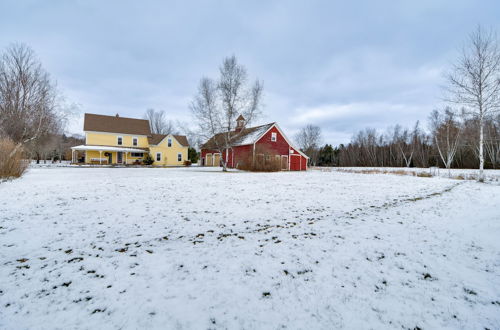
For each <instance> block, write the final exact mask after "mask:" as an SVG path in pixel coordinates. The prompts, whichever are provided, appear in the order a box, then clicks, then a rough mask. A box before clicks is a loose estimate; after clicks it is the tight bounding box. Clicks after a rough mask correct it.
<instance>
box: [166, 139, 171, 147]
mask: <svg viewBox="0 0 500 330" xmlns="http://www.w3.org/2000/svg"><path fill="white" fill-rule="evenodd" d="M167 145H168V146H169V147H171V146H172V139H168V141H167Z"/></svg>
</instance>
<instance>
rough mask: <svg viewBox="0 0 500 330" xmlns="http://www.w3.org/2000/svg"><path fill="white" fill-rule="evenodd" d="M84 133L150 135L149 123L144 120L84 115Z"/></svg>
mask: <svg viewBox="0 0 500 330" xmlns="http://www.w3.org/2000/svg"><path fill="white" fill-rule="evenodd" d="M83 130H84V131H94V132H108V133H123V134H137V135H151V129H150V128H149V121H148V120H146V119H135V118H125V117H118V116H105V115H96V114H92V113H86V114H85V119H84V123H83Z"/></svg>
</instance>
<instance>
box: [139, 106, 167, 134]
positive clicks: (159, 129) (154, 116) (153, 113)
mask: <svg viewBox="0 0 500 330" xmlns="http://www.w3.org/2000/svg"><path fill="white" fill-rule="evenodd" d="M144 119H147V120H149V126H150V127H151V133H153V134H174V124H173V122H172V121H171V120H167V118H166V117H165V111H164V110H158V111H157V110H155V109H148V110H146V114H145V115H144Z"/></svg>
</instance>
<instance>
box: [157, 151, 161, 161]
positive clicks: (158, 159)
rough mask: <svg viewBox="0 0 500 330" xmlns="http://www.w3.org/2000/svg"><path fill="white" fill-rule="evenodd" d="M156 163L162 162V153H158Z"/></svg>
mask: <svg viewBox="0 0 500 330" xmlns="http://www.w3.org/2000/svg"><path fill="white" fill-rule="evenodd" d="M156 161H157V162H159V161H161V152H157V153H156Z"/></svg>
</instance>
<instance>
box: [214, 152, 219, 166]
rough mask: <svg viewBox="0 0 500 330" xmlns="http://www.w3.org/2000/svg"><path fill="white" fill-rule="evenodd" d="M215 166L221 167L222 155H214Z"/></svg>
mask: <svg viewBox="0 0 500 330" xmlns="http://www.w3.org/2000/svg"><path fill="white" fill-rule="evenodd" d="M214 166H220V154H214Z"/></svg>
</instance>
